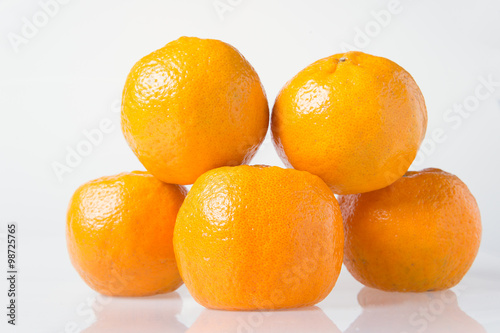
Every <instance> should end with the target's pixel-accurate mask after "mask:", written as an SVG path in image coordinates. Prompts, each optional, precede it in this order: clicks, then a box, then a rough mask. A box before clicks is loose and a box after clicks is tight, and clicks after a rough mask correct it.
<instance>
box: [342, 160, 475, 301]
mask: <svg viewBox="0 0 500 333" xmlns="http://www.w3.org/2000/svg"><path fill="white" fill-rule="evenodd" d="M339 203H340V207H341V209H342V215H343V217H344V233H345V248H344V264H345V266H346V267H347V269H348V270H349V271H350V272H351V274H352V275H353V276H354V277H355V278H356V279H357V280H358V281H360V282H361V283H363V284H364V285H366V286H369V287H372V288H378V289H382V290H386V291H413V292H421V291H430V290H442V289H447V288H451V287H453V286H454V285H456V284H457V283H458V282H459V281H460V280H461V279H462V277H463V276H464V275H465V273H466V272H467V271H468V270H469V268H470V266H471V265H472V262H473V261H474V259H475V257H476V254H477V251H478V249H479V243H480V239H481V217H480V215H479V208H478V206H477V203H476V200H475V199H474V197H473V196H472V194H471V193H470V191H469V189H468V188H467V186H466V185H465V184H464V183H463V182H462V181H461V180H460V179H458V178H457V177H456V176H454V175H452V174H449V173H446V172H444V171H442V170H439V169H425V170H422V171H417V172H408V173H406V175H405V176H403V177H402V178H401V179H399V180H398V181H396V182H395V183H394V184H392V185H390V186H388V187H386V188H383V189H380V190H377V191H373V192H368V193H361V194H351V195H343V196H340V198H339Z"/></svg>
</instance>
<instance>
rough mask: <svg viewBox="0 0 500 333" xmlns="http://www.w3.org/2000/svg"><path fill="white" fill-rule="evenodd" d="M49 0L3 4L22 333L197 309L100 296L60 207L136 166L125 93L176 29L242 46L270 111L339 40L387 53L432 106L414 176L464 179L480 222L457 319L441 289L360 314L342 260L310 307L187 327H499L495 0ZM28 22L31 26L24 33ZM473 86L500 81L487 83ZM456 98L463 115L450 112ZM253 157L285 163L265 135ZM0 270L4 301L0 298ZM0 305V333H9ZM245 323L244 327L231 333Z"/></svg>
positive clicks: (1, 93)
mask: <svg viewBox="0 0 500 333" xmlns="http://www.w3.org/2000/svg"><path fill="white" fill-rule="evenodd" d="M54 1H55V0H53V1H50V0H42V1H40V2H39V1H31V0H30V1H27V0H25V1H9V0H1V1H0V110H1V114H2V117H1V119H0V156H1V159H2V160H1V163H0V175H1V182H0V189H1V191H0V223H1V224H0V237H3V238H0V241H1V242H2V243H1V246H2V249H1V251H0V254H1V257H0V263H1V264H0V266H1V267H2V272H4V271H5V270H6V268H5V258H6V254H5V247H6V245H5V232H6V225H7V223H10V222H13V221H14V222H17V223H18V229H19V234H18V237H19V253H18V262H19V271H20V275H19V284H18V289H19V298H18V304H19V309H18V315H19V318H18V320H19V321H18V323H19V325H18V331H19V332H35V331H36V332H65V331H67V332H71V331H72V330H71V329H68V327H69V328H71V326H72V325H73V324H74V325H75V326H76V327H77V330H76V331H79V330H81V329H85V328H86V327H87V326H91V327H90V328H89V329H88V331H87V332H103V331H112V330H110V327H115V328H116V329H117V330H118V331H121V332H123V331H126V329H129V330H130V331H135V330H134V329H133V328H134V326H140V327H142V328H143V330H141V331H144V332H148V331H155V330H157V331H168V330H169V329H170V330H174V331H175V330H176V331H180V332H182V331H184V330H186V329H187V328H188V327H189V326H191V324H192V323H193V322H194V321H196V320H197V318H198V315H199V314H200V313H201V312H202V310H203V309H202V307H201V306H199V305H197V304H196V303H195V302H194V301H193V300H192V299H191V298H190V297H189V295H188V293H187V291H186V289H185V287H182V288H181V289H179V292H178V293H174V294H171V295H166V296H160V297H153V298H148V299H141V300H126V299H119V300H117V299H104V298H100V297H99V296H98V295H97V294H96V293H94V292H93V291H92V290H90V289H89V288H88V287H87V286H86V285H85V284H84V283H83V282H82V281H81V280H80V278H79V277H78V275H77V274H76V272H75V271H74V270H73V268H72V267H71V264H70V262H69V259H68V256H67V253H66V245H65V230H64V227H65V214H66V207H67V203H68V200H69V198H70V196H71V194H72V193H73V191H74V190H75V189H76V188H77V187H78V186H79V185H80V184H82V183H84V182H86V181H88V180H91V179H94V178H98V177H101V176H104V175H111V174H115V173H119V172H122V171H131V170H135V169H139V170H143V167H142V166H141V165H140V163H139V162H138V160H137V159H136V158H135V156H134V155H133V153H132V152H131V151H130V150H129V148H128V146H127V144H126V142H125V140H124V138H123V136H122V134H121V130H120V128H119V100H120V97H121V89H122V87H123V84H124V80H125V77H126V75H127V74H128V71H129V70H130V68H131V67H132V65H133V64H134V63H135V62H136V61H137V60H139V59H140V58H141V57H142V56H144V55H146V54H148V53H150V52H152V51H154V50H156V49H158V48H160V47H162V46H163V45H165V44H166V43H168V42H169V41H172V40H174V39H176V38H178V37H180V36H182V35H187V36H198V37H207V38H216V39H221V40H223V41H225V42H228V43H230V44H232V45H233V46H235V47H236V48H238V49H239V50H240V52H241V53H242V54H243V55H244V56H245V57H246V58H247V59H248V60H249V61H250V63H251V64H252V65H253V66H254V67H255V69H256V70H257V72H258V74H259V76H260V78H261V80H262V82H263V85H264V87H265V89H266V92H267V95H268V99H269V104H270V107H272V104H273V101H274V98H275V96H276V94H277V92H278V91H279V89H280V88H281V86H282V85H283V84H284V83H285V82H286V81H287V80H289V79H290V78H291V77H292V76H293V75H294V74H296V73H297V72H298V71H299V70H300V69H302V68H303V67H305V66H307V65H308V64H310V63H311V62H313V61H315V60H317V59H319V58H322V57H325V56H328V55H331V54H334V53H340V52H342V51H343V46H344V47H346V46H347V45H348V47H352V48H354V49H358V50H361V51H364V52H368V53H371V54H374V55H379V56H384V57H387V58H389V59H391V60H394V61H395V62H397V63H398V64H400V65H401V66H403V67H404V68H405V69H406V70H408V71H409V72H410V73H411V74H412V75H413V77H414V78H415V80H416V81H417V83H418V84H419V86H420V88H421V90H422V92H423V94H424V96H425V100H426V104H427V109H428V113H429V125H428V131H427V140H426V143H425V144H424V146H423V148H422V149H421V152H420V155H419V158H418V159H417V160H416V161H415V163H414V165H413V166H412V169H415V170H418V169H422V168H424V167H438V168H442V169H444V170H446V171H448V172H451V173H454V174H456V175H457V176H459V177H460V178H461V179H462V180H463V181H464V182H465V183H466V184H467V185H468V186H469V188H470V190H471V191H472V193H473V194H474V195H475V197H476V199H477V201H478V204H479V206H480V210H481V215H482V220H483V241H482V245H481V249H480V254H479V256H478V259H477V261H476V263H475V264H474V266H473V267H472V269H471V271H470V272H469V274H468V275H467V276H466V278H465V279H464V280H463V281H462V283H461V284H459V285H458V286H457V287H456V288H454V289H453V290H454V293H455V295H456V296H457V297H458V305H459V306H460V307H461V308H462V309H463V310H464V311H465V312H461V311H460V310H458V307H457V305H456V303H454V302H451V301H444V300H449V299H450V298H449V297H445V296H446V295H444V294H443V295H441V294H439V295H437V296H436V295H433V296H429V297H428V298H424V299H422V298H419V297H420V296H415V297H414V298H411V297H410V298H409V299H407V300H406V301H405V303H404V304H405V306H399V307H394V304H400V303H398V302H400V301H399V299H398V298H397V297H399V296H397V297H396V296H394V297H393V296H390V295H389V296H387V295H383V293H379V294H377V293H375V296H376V297H375V299H378V300H379V301H382V300H383V299H385V298H384V297H388V298H389V299H390V301H389V302H388V303H389V305H386V306H385V307H383V306H377V307H374V308H369V309H367V308H365V309H363V310H362V308H361V307H360V305H359V304H358V302H357V300H356V295H357V294H358V291H359V290H360V289H361V285H360V284H358V283H357V282H355V281H354V280H353V279H352V278H351V277H350V276H349V274H348V272H347V271H346V270H345V269H344V270H343V272H342V274H341V278H340V280H339V282H338V283H337V286H336V287H335V289H334V291H333V292H332V294H331V295H330V296H329V297H328V298H327V299H326V300H325V301H324V302H322V303H320V304H319V305H318V306H319V308H313V309H309V310H303V311H295V312H283V313H279V314H276V313H274V314H271V315H269V316H268V315H266V316H261V317H259V316H258V315H256V314H253V315H252V314H248V313H247V314H234V313H230V314H225V313H217V312H216V313H213V312H211V311H205V312H203V314H202V316H200V317H199V318H198V321H197V326H196V325H195V326H194V327H192V329H191V330H190V331H193V332H195V331H200V330H199V328H200V327H205V328H204V329H202V330H201V331H210V330H209V328H207V327H209V326H210V325H209V324H210V321H211V320H215V321H219V322H225V323H226V324H227V325H228V327H232V328H231V329H230V330H229V331H236V330H239V331H241V332H246V331H249V329H251V330H253V331H273V330H275V329H276V328H278V327H280V325H284V326H282V329H283V330H285V331H288V332H289V331H294V330H295V331H303V330H307V328H308V326H307V325H312V324H313V323H317V325H319V326H318V327H317V328H315V330H317V331H335V329H334V328H332V327H334V326H331V325H332V324H333V325H336V327H338V330H339V331H344V332H345V331H348V332H352V331H355V330H356V329H359V331H361V332H374V331H378V330H380V331H384V332H388V331H391V329H392V330H393V331H394V332H396V331H397V332H400V331H407V332H417V331H422V330H420V329H421V328H422V327H424V326H425V325H424V324H425V323H426V327H427V330H426V331H427V332H437V331H439V327H441V326H439V325H442V326H443V327H445V326H447V325H451V324H450V322H449V321H450V320H451V319H450V318H459V319H460V318H462V319H464V318H465V319H464V320H465V324H463V325H461V326H459V327H461V329H462V330H463V329H464V327H466V328H467V330H464V332H465V331H467V332H475V331H478V332H481V331H482V329H485V330H489V331H491V332H498V331H500V321H499V319H498V313H500V303H499V301H498V299H499V298H500V287H499V286H498V282H499V281H500V242H499V241H498V236H499V232H500V221H499V220H500V213H499V208H498V206H499V198H500V190H499V188H500V173H499V172H498V171H497V170H498V169H499V168H500V157H499V148H498V147H499V145H500V85H499V82H500V64H499V60H500V39H499V37H498V36H499V35H500V19H499V17H500V3H499V2H498V0H496V1H495V0H476V1H451V0H449V1H439V2H438V1H417V0H401V1H400V2H399V6H397V7H396V8H397V10H393V13H392V14H390V16H387V15H385V16H383V15H382V16H383V18H382V19H381V16H380V15H381V14H380V13H381V11H383V12H384V13H387V12H389V9H393V7H391V5H390V3H391V1H386V0H377V1H373V0H371V1H368V0H366V1H285V0H282V1H273V2H272V3H271V1H264V0H260V1H259V0H221V1H213V0H205V1H182V2H181V1H164V0H162V1H160V0H157V1H138V0H136V1H123V0H122V1H117V0H108V1H95V0H94V1H79V0H72V1H68V0H65V1H64V4H63V1H62V0H60V2H56V4H57V8H56V7H54V6H49V7H47V6H44V5H42V4H44V3H54ZM216 6H219V7H220V8H222V7H225V8H226V10H225V11H222V10H219V11H218V10H217V9H216ZM44 7H45V9H44ZM44 12H50V14H51V15H47V14H46V13H44ZM377 17H378V20H379V21H377ZM31 24H36V25H38V27H36V26H35V29H29V27H28V26H30V25H31ZM31 28H33V27H31ZM363 35H364V36H365V37H364V38H363ZM16 41H17V43H16ZM484 80H486V81H488V80H492V81H494V82H497V84H496V86H495V85H493V86H491V87H487V86H485V85H484V83H482V82H484ZM488 88H490V91H489V90H488ZM485 95H487V96H485ZM478 97H479V98H478ZM460 107H462V109H463V110H464V111H463V112H462V113H458V112H456V110H457V109H458V108H460ZM117 111H118V112H117ZM103 119H104V121H108V120H109V121H110V122H112V124H113V128H112V130H110V131H109V133H106V134H104V135H103V140H102V141H101V142H98V143H97V144H96V145H93V146H92V151H91V152H90V153H89V154H88V155H87V156H83V157H82V159H81V161H77V163H75V164H74V165H73V167H71V172H68V173H64V174H63V175H62V176H60V177H59V178H58V176H57V174H56V173H55V172H54V170H53V166H54V163H61V164H66V157H67V154H68V151H69V150H71V149H77V147H78V146H79V145H80V146H81V145H82V142H83V141H85V136H84V134H83V132H84V131H91V130H93V129H95V128H98V126H99V124H100V122H102V121H103ZM106 119H107V120H106ZM433 133H434V134H433ZM252 163H255V164H271V165H279V166H282V163H281V162H280V161H279V158H278V157H277V155H276V153H275V151H274V149H273V146H272V144H271V143H270V141H269V138H267V139H266V141H265V143H264V144H263V146H262V148H261V149H260V150H259V152H258V154H257V156H256V157H255V158H254V160H253V161H252ZM3 274H4V273H1V275H0V278H1V280H3V283H0V288H2V289H0V308H2V309H4V304H6V302H7V296H6V290H7V286H6V284H5V281H4V280H5V279H4V278H3ZM4 284H5V285H4ZM361 295H362V294H361ZM441 296H442V297H441ZM96 297H97V298H96ZM360 297H361V296H360ZM436 297H437V301H436V302H434V303H432V299H433V298H436ZM495 299H497V300H496V301H495ZM450 302H451V303H450ZM181 303H183V304H184V306H181ZM386 303H387V302H386ZM391 304H392V305H391ZM436 304H438V305H439V304H441V305H443V304H444V305H443V309H444V310H439V311H438V310H436V309H437V308H436V309H434V308H433V309H434V310H435V311H434V312H435V313H434V315H435V316H434V319H432V320H431V319H429V318H427V319H425V320H424V321H423V322H422V321H420V322H419V321H417V322H416V323H415V322H414V321H412V320H410V318H413V319H415V317H412V314H414V313H415V311H417V310H418V309H419V307H420V308H421V307H424V308H426V307H427V308H429V306H431V307H432V306H434V307H436V306H437V305H436ZM4 312H6V310H0V318H1V319H0V320H1V323H0V327H7V326H6V325H5V321H6V320H5V318H6V317H5V315H4V314H3V313H4ZM326 316H328V317H329V318H327V317H326ZM358 316H359V317H358ZM495 316H496V317H495ZM472 318H473V319H472ZM417 319H418V318H417ZM242 320H243V321H247V322H250V323H251V325H250V326H245V325H243V326H241V325H242V324H241V321H242ZM470 320H472V321H473V323H472V324H471V322H470ZM287 321H289V322H290V323H291V324H288V326H286V324H284V323H285V322H287ZM232 323H233V324H234V323H238V325H239V326H238V325H236V324H234V325H233V324H232ZM280 323H281V324H280ZM388 323H400V324H401V325H400V326H398V325H395V326H390V325H389V324H388ZM467 323H468V324H467ZM469 324H470V325H472V326H470V327H469V326H467V325H469ZM476 324H477V325H480V326H477V325H476ZM4 325H5V326H4ZM120 325H121V326H120ZM231 325H233V326H231ZM433 325H434V326H433ZM394 327H398V328H394ZM455 331H460V329H456V330H455ZM2 332H3V329H2Z"/></svg>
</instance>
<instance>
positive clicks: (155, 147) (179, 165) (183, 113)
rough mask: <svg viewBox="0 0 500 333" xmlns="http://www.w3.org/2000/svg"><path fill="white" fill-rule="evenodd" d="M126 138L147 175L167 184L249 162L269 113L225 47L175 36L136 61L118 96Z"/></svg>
mask: <svg viewBox="0 0 500 333" xmlns="http://www.w3.org/2000/svg"><path fill="white" fill-rule="evenodd" d="M121 116H122V118H121V122H122V130H123V134H124V135H125V139H126V140H127V142H128V144H129V145H130V147H131V148H132V150H133V152H134V153H135V155H136V156H137V157H138V158H139V160H140V161H141V163H142V164H143V165H144V166H145V167H146V169H147V170H148V171H149V172H151V173H152V174H153V175H154V176H155V177H157V178H158V179H160V180H162V181H164V182H167V183H172V184H192V183H193V182H194V181H195V180H196V178H198V176H200V175H201V174H202V173H204V172H205V171H208V170H210V169H213V168H217V167H221V166H225V165H239V164H246V163H248V162H249V161H250V160H251V159H252V157H253V156H254V155H255V153H256V152H257V149H258V148H259V146H260V144H261V143H262V141H263V140H264V137H265V135H266V132H267V127H268V122H269V108H268V104H267V98H266V95H265V92H264V89H263V87H262V85H261V82H260V80H259V77H258V75H257V73H256V72H255V70H254V69H253V67H252V66H251V65H250V63H248V61H247V60H245V58H244V57H243V56H242V55H241V54H240V53H239V52H238V50H236V49H235V48H234V47H232V46H231V45H229V44H226V43H223V42H221V41H219V40H213V39H199V38H192V37H181V38H179V39H177V40H175V41H173V42H170V43H168V44H167V45H165V46H164V47H162V48H161V49H159V50H157V51H155V52H153V53H151V54H149V55H147V56H146V57H144V58H142V59H141V60H139V61H138V62H137V63H136V64H135V65H134V67H133V68H132V70H131V71H130V74H129V75H128V77H127V80H126V83H125V88H124V90H123V98H122V113H121Z"/></svg>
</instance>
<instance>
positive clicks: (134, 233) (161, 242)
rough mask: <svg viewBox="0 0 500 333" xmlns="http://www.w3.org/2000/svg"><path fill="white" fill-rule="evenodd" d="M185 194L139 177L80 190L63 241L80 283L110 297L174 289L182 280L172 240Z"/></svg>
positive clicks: (141, 174) (109, 179) (100, 181)
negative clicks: (84, 283) (81, 279)
mask: <svg viewBox="0 0 500 333" xmlns="http://www.w3.org/2000/svg"><path fill="white" fill-rule="evenodd" d="M186 192H187V191H186V190H185V189H184V187H182V186H179V185H171V184H165V183H163V182H161V181H160V180H158V179H156V178H154V177H153V176H152V175H151V174H149V173H147V172H140V171H134V172H130V173H121V174H118V175H116V176H109V177H102V178H99V179H96V180H93V181H90V182H88V183H86V184H84V185H82V186H80V187H79V188H78V189H77V190H76V192H75V193H74V194H73V197H72V198H71V201H70V204H69V209H68V214H67V226H66V239H67V246H68V251H69V255H70V259H71V262H72V263H73V266H74V267H75V268H76V270H77V271H78V273H79V274H80V276H81V277H82V278H83V280H84V281H85V282H86V283H87V284H88V285H89V286H90V287H91V288H92V289H94V290H96V291H97V292H100V293H102V294H105V295H112V296H146V295H153V294H159V293H165V292H169V291H172V290H175V289H177V287H179V286H180V285H181V284H182V280H181V277H180V275H179V271H178V270H177V264H176V261H175V257H174V251H173V243H172V237H173V232H174V225H175V219H176V216H177V212H178V210H179V208H180V206H181V204H182V202H183V200H184V197H185V195H186Z"/></svg>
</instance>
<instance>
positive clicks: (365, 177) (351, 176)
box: [271, 52, 427, 194]
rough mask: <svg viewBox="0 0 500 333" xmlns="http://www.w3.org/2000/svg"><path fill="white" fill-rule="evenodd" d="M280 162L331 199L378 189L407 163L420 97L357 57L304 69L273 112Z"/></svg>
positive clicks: (406, 77)
mask: <svg viewBox="0 0 500 333" xmlns="http://www.w3.org/2000/svg"><path fill="white" fill-rule="evenodd" d="M271 128H272V133H273V141H274V145H275V147H276V150H277V151H278V154H279V155H280V157H281V159H282V160H283V162H284V163H285V164H286V165H288V166H293V167H294V168H295V169H298V170H305V171H309V172H311V173H313V174H315V175H318V176H320V177H321V178H322V179H323V180H324V181H325V182H326V183H327V184H328V185H329V186H330V188H331V189H332V190H333V191H334V192H335V193H337V194H353V193H362V192H368V191H373V190H376V189H379V188H382V187H385V186H387V185H389V184H391V183H393V182H394V181H396V180H397V179H398V178H400V177H401V176H402V175H403V174H404V173H405V172H406V171H407V170H408V168H409V166H410V164H411V163H412V161H413V160H414V159H415V156H416V154H417V151H418V149H419V146H420V143H421V142H422V140H423V139H424V135H425V131H426V128H427V111H426V108H425V102H424V98H423V96H422V93H421V92H420V89H419V88H418V86H417V84H416V83H415V81H414V80H413V78H412V77H411V76H410V74H408V72H406V71H405V70H404V69H403V68H401V67H400V66H398V65H397V64H396V63H394V62H392V61H390V60H388V59H385V58H381V57H376V56H372V55H369V54H365V53H362V52H347V53H344V54H335V55H333V56H330V57H327V58H324V59H321V60H318V61H316V62H315V63H313V64H311V65H310V66H308V67H306V68H305V69H304V70H302V71H301V72H299V73H298V74H297V75H296V76H295V77H294V78H292V79H291V80H290V81H289V82H288V83H286V85H285V86H284V87H283V88H282V90H281V92H280V93H279V94H278V97H277V98H276V102H275V104H274V108H273V114H272V122H271Z"/></svg>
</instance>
